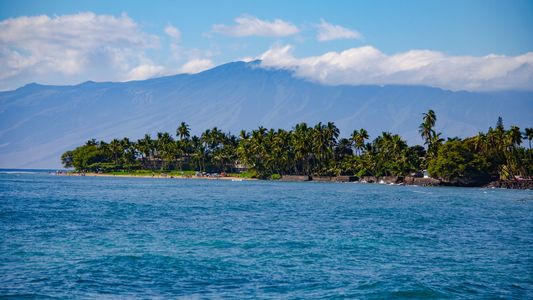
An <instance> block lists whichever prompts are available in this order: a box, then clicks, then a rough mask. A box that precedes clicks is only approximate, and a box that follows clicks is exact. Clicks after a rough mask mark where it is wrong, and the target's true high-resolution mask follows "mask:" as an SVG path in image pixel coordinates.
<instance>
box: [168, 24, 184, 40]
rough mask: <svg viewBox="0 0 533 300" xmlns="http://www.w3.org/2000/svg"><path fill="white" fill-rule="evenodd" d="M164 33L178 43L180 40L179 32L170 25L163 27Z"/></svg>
mask: <svg viewBox="0 0 533 300" xmlns="http://www.w3.org/2000/svg"><path fill="white" fill-rule="evenodd" d="M165 33H166V34H167V35H168V36H170V37H171V38H173V39H174V40H175V41H179V39H180V38H181V31H180V30H179V29H178V28H176V27H174V26H172V25H168V26H167V27H165Z"/></svg>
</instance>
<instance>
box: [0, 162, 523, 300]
mask: <svg viewBox="0 0 533 300" xmlns="http://www.w3.org/2000/svg"><path fill="white" fill-rule="evenodd" d="M532 254H533V192H532V191H511V190H494V189H492V190H488V189H477V188H471V189H463V188H423V187H399V186H381V185H370V184H366V185H365V184H332V183H282V182H266V181H261V182H231V181H222V180H220V181H215V180H211V181H209V180H184V179H140V178H95V177H63V176H52V175H48V174H46V173H36V174H20V173H6V172H4V173H0V295H1V296H12V297H22V296H25V297H36V298H41V297H43V298H44V297H57V298H103V297H111V298H115V297H117V298H177V297H187V298H188V297H192V298H217V297H223V298H225V297H232V298H233V297H234V298H257V297H259V298H321V297H333V298H335V297H353V298H370V299H383V298H496V297H501V298H517V299H526V298H530V299H531V298H532V297H533V276H532V275H533V255H532Z"/></svg>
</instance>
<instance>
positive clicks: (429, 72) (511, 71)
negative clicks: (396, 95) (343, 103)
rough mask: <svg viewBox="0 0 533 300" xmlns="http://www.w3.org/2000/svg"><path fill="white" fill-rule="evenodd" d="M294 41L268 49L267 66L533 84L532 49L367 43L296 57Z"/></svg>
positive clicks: (462, 84)
mask: <svg viewBox="0 0 533 300" xmlns="http://www.w3.org/2000/svg"><path fill="white" fill-rule="evenodd" d="M292 50H293V47H292V46H291V45H285V46H282V45H276V46H274V47H272V48H271V49H269V50H268V51H266V52H264V53H263V54H262V55H261V56H260V59H261V60H262V63H261V64H262V66H264V67H273V68H286V69H291V70H294V74H295V75H296V76H299V77H303V78H306V79H309V80H312V81H316V82H320V83H324V84H331V85H338V84H348V85H361V84H379V85H382V84H408V85H429V86H436V87H441V88H445V89H452V90H501V89H525V90H532V89H533V85H532V84H531V82H533V52H529V53H526V54H523V55H519V56H497V55H487V56H481V57H476V56H450V55H446V54H444V53H441V52H437V51H430V50H411V51H407V52H403V53H398V54H394V55H387V54H384V53H382V52H381V51H379V50H378V49H376V48H374V47H371V46H365V47H359V48H351V49H347V50H345V51H342V52H328V53H325V54H323V55H319V56H310V57H304V58H296V57H295V56H294V55H293V54H292Z"/></svg>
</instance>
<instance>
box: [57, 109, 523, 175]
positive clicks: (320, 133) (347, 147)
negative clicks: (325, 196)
mask: <svg viewBox="0 0 533 300" xmlns="http://www.w3.org/2000/svg"><path fill="white" fill-rule="evenodd" d="M436 121H437V118H436V115H435V112H434V111H432V110H430V111H428V112H427V113H425V114H424V115H423V122H422V123H421V124H420V127H419V132H420V135H421V136H422V138H423V139H424V141H425V146H426V147H423V146H420V145H415V146H409V145H407V143H406V142H405V141H404V140H403V139H402V138H401V137H400V136H399V135H397V134H391V133H388V132H383V133H382V134H381V135H380V136H378V137H376V138H375V139H374V140H372V141H369V135H368V133H367V131H366V130H365V129H360V130H354V131H353V132H352V134H351V135H350V136H349V137H342V138H341V137H340V132H339V129H338V128H337V127H336V126H335V124H334V123H332V122H329V123H327V124H322V123H318V124H316V125H315V126H313V127H310V126H308V125H307V124H306V123H300V124H297V125H296V126H294V128H293V129H292V130H284V129H278V130H274V129H266V128H264V127H259V128H258V129H256V130H253V131H252V132H247V131H244V130H243V131H241V132H240V134H239V136H235V135H231V134H228V133H224V132H222V131H220V130H219V129H218V128H216V127H215V128H212V129H208V130H206V131H204V132H203V133H202V134H201V135H200V136H196V135H195V136H191V134H190V128H189V126H188V125H187V124H186V123H184V122H182V123H181V124H180V125H179V126H178V128H177V130H176V138H174V137H173V136H172V135H171V134H169V133H166V132H165V133H158V134H157V137H156V138H155V139H153V138H152V137H150V135H145V137H144V138H142V139H140V140H138V141H136V142H134V141H130V140H129V139H128V138H123V139H122V140H118V139H114V140H112V141H111V142H109V143H106V142H104V141H100V142H97V141H95V140H90V141H88V142H87V143H86V144H85V145H83V146H80V147H78V148H76V149H74V150H71V151H67V152H65V153H64V154H63V155H62V157H61V160H62V163H63V165H64V166H65V167H67V168H70V167H74V168H75V169H76V170H77V171H81V172H114V171H115V172H116V171H128V172H129V171H134V170H153V171H171V170H189V171H190V170H196V171H200V172H204V171H205V172H239V171H242V170H244V169H247V170H248V172H249V173H252V174H254V176H255V177H259V178H271V177H274V178H277V177H279V175H286V174H294V175H330V176H332V175H356V176H364V175H370V176H390V175H392V176H406V175H409V174H412V173H419V172H420V171H421V170H424V169H427V170H428V171H429V173H430V175H431V176H432V177H435V178H440V179H443V180H445V181H448V182H452V183H453V182H458V183H463V184H464V183H469V182H488V181H489V180H494V179H514V178H516V177H517V176H523V177H528V176H529V175H530V174H532V171H533V164H532V150H531V139H532V138H533V129H531V128H527V129H526V130H525V131H524V132H521V131H520V129H519V128H518V127H515V126H511V127H510V128H509V129H508V130H506V129H505V128H504V125H503V121H502V119H501V118H499V120H498V122H497V124H496V127H495V128H489V130H488V132H486V133H483V132H480V133H479V134H478V135H476V136H474V137H469V138H465V139H460V138H448V140H447V141H444V139H443V138H442V137H441V134H440V133H437V132H436V131H435V129H434V127H435V123H436ZM523 139H526V140H528V141H529V147H528V148H527V149H526V148H524V147H521V146H520V145H521V144H522V141H523Z"/></svg>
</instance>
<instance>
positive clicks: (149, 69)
mask: <svg viewBox="0 0 533 300" xmlns="http://www.w3.org/2000/svg"><path fill="white" fill-rule="evenodd" d="M163 75H165V67H163V66H156V65H152V64H148V63H145V64H141V65H138V66H137V67H135V68H133V69H132V70H131V71H130V72H129V73H128V76H127V78H126V80H143V79H148V78H153V77H157V76H163Z"/></svg>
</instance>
